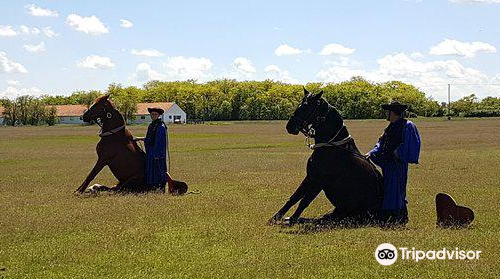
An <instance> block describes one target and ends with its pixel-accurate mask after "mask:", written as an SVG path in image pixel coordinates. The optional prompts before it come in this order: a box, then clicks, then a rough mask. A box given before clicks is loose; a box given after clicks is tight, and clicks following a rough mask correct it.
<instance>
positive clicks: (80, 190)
mask: <svg viewBox="0 0 500 279" xmlns="http://www.w3.org/2000/svg"><path fill="white" fill-rule="evenodd" d="M104 166H106V164H105V163H104V162H103V161H101V160H97V162H96V163H95V165H94V167H93V168H92V170H91V171H90V173H89V174H88V175H87V178H86V179H85V181H83V183H82V185H80V187H78V189H76V192H78V193H80V194H81V193H83V191H85V189H87V186H89V184H90V182H92V180H94V178H95V177H96V175H97V174H98V173H99V172H100V171H101V170H102V169H103V168H104Z"/></svg>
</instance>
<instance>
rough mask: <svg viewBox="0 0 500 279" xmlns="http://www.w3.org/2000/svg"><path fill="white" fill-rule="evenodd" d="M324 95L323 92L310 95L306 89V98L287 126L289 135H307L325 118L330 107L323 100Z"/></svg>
mask: <svg viewBox="0 0 500 279" xmlns="http://www.w3.org/2000/svg"><path fill="white" fill-rule="evenodd" d="M322 95H323V91H321V92H320V93H318V94H310V93H309V91H307V89H306V88H305V87H304V97H303V98H302V101H301V102H300V103H299V105H298V107H297V108H296V109H295V111H294V112H293V114H292V116H291V117H290V120H288V123H287V124H286V130H287V131H288V133H289V134H292V135H297V134H299V132H303V133H307V131H308V130H309V128H310V127H311V126H313V125H315V124H316V123H317V121H318V120H321V118H322V117H323V118H324V117H325V115H324V114H326V113H325V110H326V111H327V110H328V106H329V105H328V103H327V102H326V101H325V100H324V99H323V98H321V96H322Z"/></svg>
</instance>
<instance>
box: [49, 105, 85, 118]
mask: <svg viewBox="0 0 500 279" xmlns="http://www.w3.org/2000/svg"><path fill="white" fill-rule="evenodd" d="M55 107H56V115H57V116H82V115H83V113H84V112H85V111H86V110H87V107H86V106H84V105H61V106H55Z"/></svg>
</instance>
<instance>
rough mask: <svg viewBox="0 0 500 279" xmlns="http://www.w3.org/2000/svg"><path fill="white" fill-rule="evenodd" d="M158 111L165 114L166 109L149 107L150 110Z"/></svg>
mask: <svg viewBox="0 0 500 279" xmlns="http://www.w3.org/2000/svg"><path fill="white" fill-rule="evenodd" d="M153 111H155V112H157V113H158V114H163V113H164V112H165V111H164V110H163V109H162V108H158V107H154V108H148V112H149V113H151V112H153Z"/></svg>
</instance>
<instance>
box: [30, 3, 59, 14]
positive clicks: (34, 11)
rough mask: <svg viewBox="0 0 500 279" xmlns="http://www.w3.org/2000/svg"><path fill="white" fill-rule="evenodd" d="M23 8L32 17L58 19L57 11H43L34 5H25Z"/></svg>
mask: <svg viewBox="0 0 500 279" xmlns="http://www.w3.org/2000/svg"><path fill="white" fill-rule="evenodd" d="M24 7H25V8H26V9H27V10H28V13H29V14H30V15H32V16H48V17H59V13H58V12H57V11H52V10H49V9H44V8H42V7H39V6H37V5H35V4H30V5H26V6H24Z"/></svg>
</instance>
